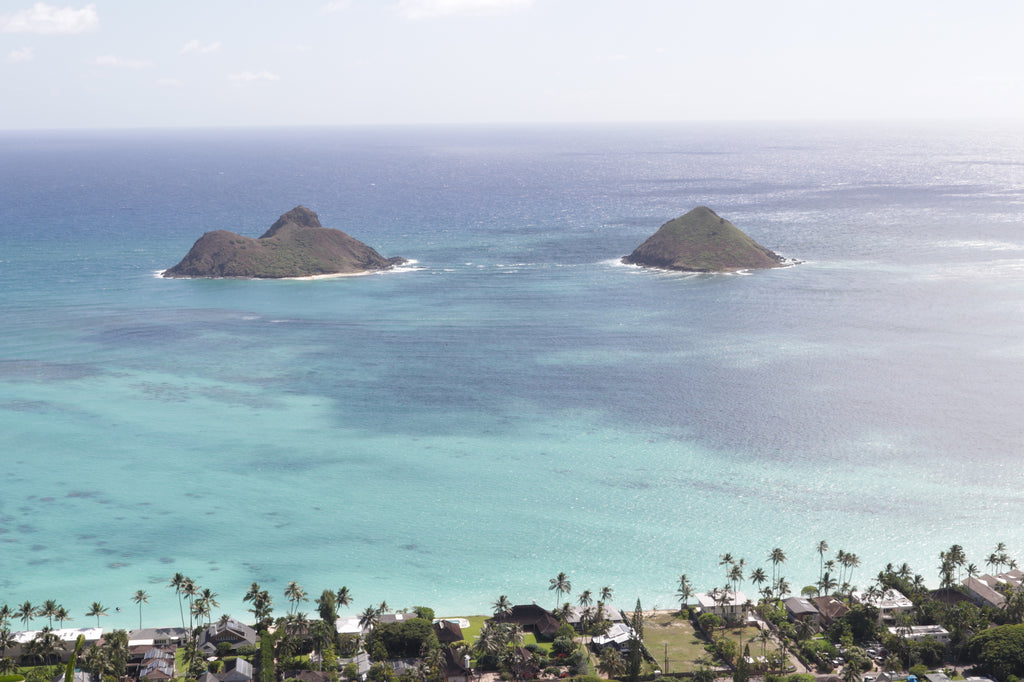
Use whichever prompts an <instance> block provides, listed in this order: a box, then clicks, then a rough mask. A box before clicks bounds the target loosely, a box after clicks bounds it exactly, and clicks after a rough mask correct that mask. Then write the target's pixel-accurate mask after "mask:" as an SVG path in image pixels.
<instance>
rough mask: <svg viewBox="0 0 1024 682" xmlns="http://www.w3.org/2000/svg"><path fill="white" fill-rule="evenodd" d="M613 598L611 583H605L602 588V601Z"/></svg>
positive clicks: (608, 600)
mask: <svg viewBox="0 0 1024 682" xmlns="http://www.w3.org/2000/svg"><path fill="white" fill-rule="evenodd" d="M611 600H612V588H611V586H610V585H605V586H604V587H602V588H601V601H603V602H605V603H607V602H610V601H611Z"/></svg>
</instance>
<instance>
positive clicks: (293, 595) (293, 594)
mask: <svg viewBox="0 0 1024 682" xmlns="http://www.w3.org/2000/svg"><path fill="white" fill-rule="evenodd" d="M284 596H285V598H286V599H288V601H290V602H291V603H292V605H291V607H290V608H289V612H290V613H295V612H296V611H298V609H299V602H304V601H309V599H308V598H306V591H305V590H304V589H302V586H301V585H299V584H298V583H297V582H295V581H294V580H293V581H292V582H290V583H288V587H286V588H284Z"/></svg>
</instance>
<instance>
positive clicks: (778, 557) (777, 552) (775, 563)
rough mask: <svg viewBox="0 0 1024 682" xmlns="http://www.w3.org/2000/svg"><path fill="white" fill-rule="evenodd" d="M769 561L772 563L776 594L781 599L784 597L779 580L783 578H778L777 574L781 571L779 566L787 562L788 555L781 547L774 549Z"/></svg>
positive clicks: (773, 583) (773, 584) (770, 553)
mask: <svg viewBox="0 0 1024 682" xmlns="http://www.w3.org/2000/svg"><path fill="white" fill-rule="evenodd" d="M768 561H770V562H772V586H773V587H774V588H775V590H776V592H775V593H776V594H777V595H778V596H779V597H781V596H782V590H780V589H778V585H779V580H780V579H781V578H780V577H777V575H776V574H777V573H778V570H779V564H783V563H785V562H786V553H785V552H783V551H782V548H781V547H776V548H775V549H773V550H772V551H771V552H769V553H768Z"/></svg>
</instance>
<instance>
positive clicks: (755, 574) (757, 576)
mask: <svg viewBox="0 0 1024 682" xmlns="http://www.w3.org/2000/svg"><path fill="white" fill-rule="evenodd" d="M749 577H750V582H752V583H754V585H755V586H756V589H757V590H758V592H760V591H761V583H763V582H765V581H766V580H768V576H767V575H765V573H764V569H763V568H761V567H760V566H758V567H757V568H755V569H754V570H753V571H751V572H750V576H749Z"/></svg>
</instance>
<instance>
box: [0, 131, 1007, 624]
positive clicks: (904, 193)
mask: <svg viewBox="0 0 1024 682" xmlns="http://www.w3.org/2000/svg"><path fill="white" fill-rule="evenodd" d="M1019 132H1020V131H1017V130H1013V129H1010V128H981V127H977V126H975V127H971V126H965V127H960V128H928V127H916V128H884V127H875V128H869V127H850V126H822V127H818V128H799V127H794V126H774V127H764V126H761V127H757V126H732V127H728V126H723V127H712V126H703V127H701V126H693V127H676V128H600V129H590V130H576V131H573V130H569V129H519V130H516V129H508V130H468V131H455V130H443V129H432V130H406V129H394V130H386V129H381V130H313V131H260V132H230V133H229V132H223V131H196V132H187V133H186V132H167V133H159V132H147V133H89V134H85V133H81V134H72V133H63V134H57V133H53V134H42V133H40V134H34V135H26V134H21V135H10V134H9V135H6V136H0V151H2V152H3V153H0V159H2V160H0V180H2V186H3V188H4V193H3V195H2V197H0V249H2V250H0V287H2V289H0V315H2V319H3V323H4V329H5V332H4V334H3V335H2V337H0V426H2V431H0V459H2V461H3V463H4V465H5V472H6V474H5V483H6V485H5V486H4V492H3V494H2V496H0V602H7V603H15V602H17V603H20V602H22V601H24V600H26V599H28V600H31V601H33V602H41V601H43V600H45V599H48V598H55V599H58V600H59V601H61V602H63V603H64V604H65V605H66V606H67V607H68V608H70V609H71V610H72V612H73V615H74V616H75V618H76V624H83V622H86V621H88V620H89V619H86V618H85V617H84V615H83V614H84V612H85V610H86V609H87V608H88V605H89V604H90V603H91V602H92V601H96V600H99V601H102V602H103V603H104V604H107V605H109V606H111V614H112V615H111V616H110V617H109V618H108V619H106V621H105V622H104V625H106V626H130V625H132V623H134V622H135V618H136V616H135V615H133V614H136V612H135V610H134V607H133V606H132V605H131V604H130V603H129V601H128V597H129V596H130V595H131V594H132V593H133V592H134V591H135V590H137V589H147V590H148V591H149V592H151V593H152V595H153V596H152V598H151V600H150V604H149V605H148V607H147V610H146V614H147V615H146V619H147V621H158V622H163V623H171V622H174V621H175V620H176V619H177V618H178V614H177V605H176V603H175V598H174V595H173V592H172V591H171V590H169V589H166V588H164V587H163V585H164V584H165V583H166V582H167V579H168V578H169V577H170V576H171V575H173V574H174V573H175V572H179V571H180V572H182V573H185V574H187V575H190V576H192V577H193V578H194V579H195V580H196V581H197V582H198V583H199V584H200V585H202V586H209V587H211V588H212V589H214V590H215V591H216V592H218V593H219V594H220V595H221V596H220V601H221V607H220V609H219V610H220V611H225V612H231V613H234V614H236V615H238V614H241V613H242V612H243V610H244V607H243V606H242V605H241V597H242V595H243V594H244V592H245V589H246V588H247V587H248V585H249V583H251V582H252V581H253V580H256V581H259V582H260V583H261V584H263V585H264V587H266V588H268V589H269V590H270V591H271V592H272V593H273V594H274V595H275V596H277V597H278V602H279V607H280V609H283V608H284V606H285V603H284V598H283V595H282V594H281V593H282V590H283V589H284V586H285V585H286V584H287V582H288V581H291V580H296V581H298V582H300V583H301V584H303V585H304V586H305V587H306V589H307V590H308V591H309V592H311V593H319V591H320V590H321V589H323V588H332V589H336V588H337V587H340V586H341V585H347V586H348V587H349V588H350V589H351V590H352V592H353V593H354V595H355V606H356V607H357V609H356V610H361V609H362V608H363V607H365V606H367V605H369V604H376V603H379V602H380V601H382V600H386V601H387V602H388V603H389V604H391V605H392V606H394V607H398V608H401V607H403V606H410V607H411V606H413V605H417V604H426V605H429V606H433V607H434V608H435V609H436V610H437V611H438V612H439V613H443V614H454V613H470V612H472V613H479V612H485V611H487V610H488V608H489V605H490V603H491V602H492V601H493V600H494V599H495V598H496V597H497V596H498V595H499V594H508V595H509V596H510V597H511V598H512V599H513V600H515V601H527V600H531V599H536V600H537V601H538V602H539V603H542V604H548V603H550V602H553V595H552V593H551V592H549V591H548V589H547V587H548V580H549V579H550V578H551V577H552V576H554V575H555V574H556V573H558V572H560V571H565V572H566V573H568V574H569V575H570V576H571V578H572V581H573V584H574V586H575V588H576V589H575V590H574V591H575V592H578V591H579V590H581V589H591V590H594V591H596V590H599V589H600V588H601V587H602V586H604V585H611V586H613V587H614V588H615V591H616V603H618V604H619V605H620V606H631V605H632V603H633V602H634V601H635V599H636V598H637V597H638V596H639V597H641V598H642V599H643V600H644V604H645V605H650V606H669V605H670V604H672V603H673V600H672V593H673V590H674V584H675V580H676V578H677V577H678V575H679V573H681V572H686V573H687V574H688V575H690V577H691V579H692V580H693V582H694V583H695V584H696V585H698V586H699V587H701V588H711V587H713V586H715V585H718V584H720V583H722V582H723V580H724V576H723V575H719V574H720V573H721V570H720V569H719V567H718V555H719V554H722V553H724V552H731V553H732V554H733V555H734V556H743V557H745V558H746V559H747V560H748V562H749V563H750V564H751V565H758V564H762V565H766V564H767V561H766V557H767V554H768V552H769V550H770V549H772V548H773V547H776V546H778V547H782V548H784V549H785V550H786V552H787V554H788V555H789V557H790V558H789V560H788V561H787V564H786V566H785V570H784V573H785V574H786V576H787V579H788V580H789V582H790V583H791V584H792V585H793V586H794V587H795V588H796V589H799V587H800V586H803V585H804V584H807V583H810V582H812V581H813V580H814V579H815V578H816V576H817V567H818V556H817V554H816V553H815V552H814V546H815V544H816V543H817V541H818V540H821V539H826V540H827V541H828V542H829V544H830V545H831V546H832V547H833V550H836V549H839V548H843V549H846V550H847V551H854V552H856V553H857V554H858V555H859V556H860V557H861V560H862V563H863V568H862V569H860V574H859V575H858V576H857V580H855V582H858V580H859V581H866V580H867V579H868V577H869V576H870V575H872V574H874V573H876V572H877V571H878V570H879V569H881V568H882V567H883V566H884V565H885V563H888V562H890V561H892V562H902V561H909V562H910V563H911V565H912V566H914V567H915V568H917V570H919V571H920V572H922V573H923V574H924V575H925V576H926V578H929V579H933V577H934V576H933V574H935V573H936V571H935V570H934V568H933V565H937V564H936V558H937V556H938V552H939V551H940V550H942V549H944V548H947V547H948V546H949V545H951V544H953V543H959V544H962V545H964V547H965V548H966V549H967V552H968V557H969V559H970V560H971V561H974V562H975V563H978V564H979V565H982V564H983V563H984V556H985V555H987V553H988V552H989V551H991V548H992V547H993V546H994V545H995V543H996V542H1000V541H1004V542H1007V544H1008V545H1009V547H1010V550H1011V553H1014V552H1017V551H1020V548H1024V532H1022V531H1021V530H1020V529H1019V526H1018V525H1017V524H1014V523H1013V522H1012V521H1011V519H1013V518H1015V517H1016V516H1017V515H1019V513H1020V511H1021V508H1022V503H1024V500H1022V494H1021V483H1022V481H1021V474H1020V471H1019V466H1018V465H1017V462H1018V459H1019V452H1020V449H1021V445H1022V440H1024V438H1022V436H1024V433H1022V428H1021V421H1020V418H1019V416H1020V408H1021V402H1022V401H1021V390H1020V386H1021V383H1022V382H1021V380H1022V379H1024V369H1022V358H1024V345H1022V343H1021V340H1020V339H1021V338H1022V334H1021V332H1022V331H1024V310H1022V305H1021V294H1022V292H1024V237H1022V228H1024V202H1022V198H1024V165H1022V164H1021V162H1020V159H1021V158H1024V156H1022V151H1024V150H1022V149H1021V144H1020V140H1021V139H1024V138H1022V137H1021V136H1020V135H1019ZM298 203H302V204H305V205H307V206H309V207H310V208H313V209H314V210H316V211H318V213H319V214H320V217H321V221H322V222H323V223H324V224H325V225H327V226H329V227H338V228H341V229H345V230H346V231H348V232H350V233H351V234H353V235H354V236H356V237H357V238H359V239H363V240H364V241H366V242H368V243H370V244H371V245H373V246H375V247H376V248H378V249H379V250H380V251H381V252H382V253H384V254H385V255H388V256H390V255H402V256H406V257H410V258H414V259H416V261H417V263H416V265H415V267H413V268H410V269H409V270H408V271H406V272H400V273H389V274H384V275H374V276H367V277H358V278H345V279H339V280H320V281H282V282H271V281H259V282H243V281H199V280H196V281H189V280H174V281H169V280H163V279H160V278H157V277H155V276H154V273H155V272H156V271H158V270H160V269H162V268H164V267H168V266H170V265H172V264H173V263H174V262H176V261H177V260H178V259H179V258H180V257H181V256H182V255H184V253H185V252H186V251H187V250H188V248H189V246H190V245H191V243H192V242H193V241H194V240H195V239H196V238H197V237H198V236H199V235H200V234H201V233H202V232H203V231H204V230H209V229H216V228H228V229H234V230H236V231H238V232H241V233H243V234H248V235H252V236H257V235H258V234H261V233H262V232H263V231H264V230H265V229H266V227H267V226H269V224H270V223H272V222H273V220H274V219H276V217H277V216H278V215H279V214H281V213H283V212H284V211H286V210H288V209H290V208H292V207H293V206H294V205H296V204H298ZM697 204H707V205H710V206H712V207H713V208H715V209H716V210H717V211H718V212H719V213H720V214H721V215H723V216H724V217H726V218H728V219H730V220H732V221H733V222H734V223H736V224H737V225H739V226H740V227H741V228H743V229H745V230H746V231H747V232H748V233H750V234H751V235H752V236H754V237H755V238H756V239H757V240H758V241H760V242H761V243H763V244H765V245H767V246H769V247H770V248H773V249H775V250H777V251H779V252H780V253H782V254H783V255H786V256H792V257H799V258H801V259H804V260H805V261H806V262H805V263H804V264H802V265H800V266H798V267H793V268H787V269H781V270H773V271H769V272H759V273H753V274H748V275H732V276H702V277H689V276H682V275H671V274H659V273H654V272H645V271H641V270H638V269H635V268H628V267H624V266H620V265H617V264H616V263H615V259H616V258H617V257H618V256H621V255H623V254H625V253H628V252H629V251H630V250H631V249H632V248H633V247H634V246H635V245H636V244H638V243H639V242H640V241H642V240H643V238H645V237H646V236H647V235H648V234H650V233H651V232H653V231H654V230H655V229H656V228H657V227H658V226H659V225H660V224H661V223H662V222H664V221H666V220H668V219H670V218H672V217H675V216H677V215H680V214H682V213H683V212H685V211H686V210H689V208H692V207H693V206H694V205H697ZM933 582H934V580H933ZM747 587H748V588H749V586H747ZM750 591H753V590H750ZM114 606H120V607H121V608H122V610H123V611H122V613H120V614H117V613H116V612H114V609H113V607H114ZM310 610H312V609H310Z"/></svg>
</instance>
